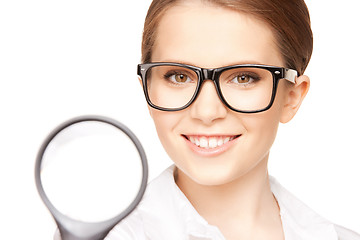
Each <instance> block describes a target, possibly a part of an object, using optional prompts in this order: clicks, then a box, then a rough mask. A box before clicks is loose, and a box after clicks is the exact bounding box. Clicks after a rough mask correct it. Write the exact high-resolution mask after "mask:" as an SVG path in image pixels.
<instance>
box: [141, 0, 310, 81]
mask: <svg viewBox="0 0 360 240" xmlns="http://www.w3.org/2000/svg"><path fill="white" fill-rule="evenodd" d="M179 1H181V0H153V2H152V3H151V5H150V7H149V10H148V13H147V16H146V19H145V24H144V32H143V39H142V62H143V63H146V62H150V61H151V54H152V49H153V46H154V43H155V39H156V32H157V26H158V24H159V22H160V20H161V17H162V16H163V15H164V13H165V12H166V10H167V9H169V8H170V7H172V6H174V5H175V4H176V3H178V2H179ZM203 1H205V2H209V3H214V4H216V5H218V6H221V7H226V8H229V9H233V10H235V11H239V12H243V13H246V14H250V15H252V16H254V17H256V18H258V19H260V20H262V21H264V22H265V23H267V24H268V25H269V26H270V27H271V28H272V31H273V33H274V36H275V38H276V41H277V45H278V47H279V50H280V53H281V55H282V57H283V59H284V61H285V64H286V67H288V68H292V69H295V70H297V71H298V73H299V74H300V75H302V74H303V73H304V71H305V69H306V67H307V65H308V63H309V61H310V57H311V54H312V50H313V36H312V31H311V26H310V16H309V11H308V9H307V6H306V4H305V2H304V0H203Z"/></svg>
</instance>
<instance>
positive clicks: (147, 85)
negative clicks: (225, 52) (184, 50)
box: [138, 62, 298, 113]
mask: <svg viewBox="0 0 360 240" xmlns="http://www.w3.org/2000/svg"><path fill="white" fill-rule="evenodd" d="M138 75H139V76H140V77H141V79H142V84H143V88H144V93H145V97H146V100H147V102H148V104H149V105H150V106H151V107H153V108H156V109H159V110H163V111H179V110H183V109H185V108H187V107H188V106H190V105H191V104H192V103H193V102H194V101H195V99H196V97H197V96H198V95H199V92H200V89H201V85H202V84H203V83H204V82H205V81H206V80H211V81H213V82H214V84H215V88H216V91H217V94H218V96H219V98H220V100H221V101H222V103H223V104H224V105H226V106H227V107H228V108H230V109H231V110H233V111H236V112H241V113H256V112H262V111H266V110H268V109H269V108H270V107H271V106H272V104H273V102H274V99H275V95H276V90H277V87H278V83H279V80H280V79H286V80H288V81H290V82H291V83H295V79H296V76H297V75H298V73H297V71H295V70H292V69H288V68H282V67H273V66H266V65H256V64H241V65H233V66H226V67H220V68H214V69H205V68H199V67H194V66H191V65H186V64H180V63H168V62H155V63H145V64H139V65H138Z"/></svg>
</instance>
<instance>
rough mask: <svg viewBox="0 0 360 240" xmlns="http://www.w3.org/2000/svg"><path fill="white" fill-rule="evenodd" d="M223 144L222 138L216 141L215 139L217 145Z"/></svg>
mask: <svg viewBox="0 0 360 240" xmlns="http://www.w3.org/2000/svg"><path fill="white" fill-rule="evenodd" d="M223 144H224V140H223V139H222V138H219V139H218V141H217V145H218V146H221V145H223Z"/></svg>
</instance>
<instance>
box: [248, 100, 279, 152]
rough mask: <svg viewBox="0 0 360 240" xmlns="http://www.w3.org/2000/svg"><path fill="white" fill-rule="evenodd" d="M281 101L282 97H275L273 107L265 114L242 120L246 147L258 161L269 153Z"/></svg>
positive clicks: (275, 131) (276, 127)
mask: <svg viewBox="0 0 360 240" xmlns="http://www.w3.org/2000/svg"><path fill="white" fill-rule="evenodd" d="M279 95H281V94H279ZM282 99H283V98H282V96H279V97H277V98H276V99H275V101H274V104H273V106H272V107H271V108H270V109H269V110H267V111H265V112H262V113H257V114H254V115H249V116H244V117H243V118H242V122H243V124H244V126H245V128H246V143H247V144H246V145H247V146H248V148H249V149H248V150H250V151H252V152H253V154H254V156H256V158H258V159H262V158H263V157H265V156H266V155H267V154H268V153H269V151H270V148H271V146H272V144H273V142H274V140H275V137H276V134H277V130H278V126H279V122H280V118H281V113H282V109H283V108H282V104H283V100H282Z"/></svg>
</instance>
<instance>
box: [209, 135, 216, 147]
mask: <svg viewBox="0 0 360 240" xmlns="http://www.w3.org/2000/svg"><path fill="white" fill-rule="evenodd" d="M217 145H218V144H217V139H216V138H214V137H212V138H210V139H209V148H215V147H217Z"/></svg>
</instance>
